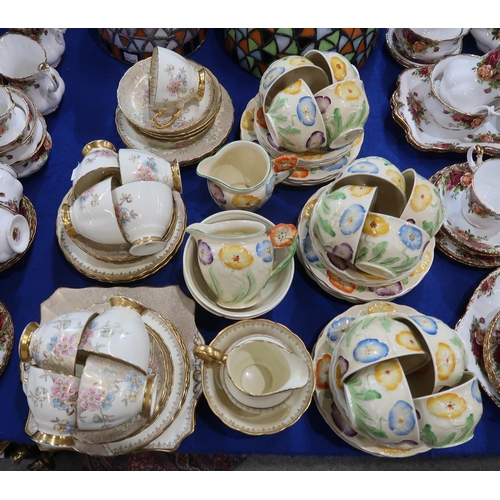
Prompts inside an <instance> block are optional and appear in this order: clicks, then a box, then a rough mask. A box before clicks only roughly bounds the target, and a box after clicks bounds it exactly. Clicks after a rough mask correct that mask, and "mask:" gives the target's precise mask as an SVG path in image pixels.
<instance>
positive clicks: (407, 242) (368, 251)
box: [354, 212, 431, 280]
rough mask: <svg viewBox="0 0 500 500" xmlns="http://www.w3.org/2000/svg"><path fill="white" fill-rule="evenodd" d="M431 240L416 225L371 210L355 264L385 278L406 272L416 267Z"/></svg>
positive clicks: (369, 272) (363, 230)
mask: <svg viewBox="0 0 500 500" xmlns="http://www.w3.org/2000/svg"><path fill="white" fill-rule="evenodd" d="M430 239H431V237H430V236H429V235H428V234H427V233H426V232H425V231H424V230H423V229H420V228H419V227H418V226H416V225H415V224H411V223H410V222H406V221H405V220H403V219H399V218H397V217H391V216H390V215H385V214H380V213H376V212H370V213H368V215H367V216H366V219H365V222H364V224H363V229H362V230H361V236H360V238H359V244H358V249H357V252H356V257H355V259H354V265H355V266H356V267H357V268H358V269H359V270H361V271H363V272H365V273H368V274H372V275H373V276H378V277H379V278H386V279H388V280H391V279H394V278H397V277H399V276H402V275H406V274H407V273H411V272H412V271H413V270H414V269H416V268H417V267H418V265H419V264H420V262H421V260H422V257H423V255H424V251H425V249H426V247H427V245H428V244H429V242H430Z"/></svg>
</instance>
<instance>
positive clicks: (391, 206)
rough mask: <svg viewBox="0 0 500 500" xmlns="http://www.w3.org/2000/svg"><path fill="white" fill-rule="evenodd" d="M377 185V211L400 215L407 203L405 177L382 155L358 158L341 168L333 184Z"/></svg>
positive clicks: (338, 185)
mask: <svg viewBox="0 0 500 500" xmlns="http://www.w3.org/2000/svg"><path fill="white" fill-rule="evenodd" d="M347 184H349V185H356V186H374V187H375V186H376V187H377V188H378V191H377V199H376V203H375V205H374V206H373V210H374V211H375V212H380V213H382V214H387V215H392V216H394V217H399V216H400V215H401V213H402V212H403V209H404V207H405V205H406V195H405V179H404V177H403V175H402V174H401V171H400V170H399V168H398V167H396V165H394V164H393V163H391V162H390V161H389V160H386V159H385V158H381V157H380V156H368V157H366V158H358V159H357V160H355V161H353V162H352V163H351V164H350V165H345V166H344V167H342V169H341V170H340V172H339V174H338V175H337V177H336V179H335V180H334V181H333V182H332V186H333V187H334V188H335V189H336V188H339V187H342V186H345V185H347Z"/></svg>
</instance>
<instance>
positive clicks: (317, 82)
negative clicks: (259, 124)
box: [259, 55, 329, 111]
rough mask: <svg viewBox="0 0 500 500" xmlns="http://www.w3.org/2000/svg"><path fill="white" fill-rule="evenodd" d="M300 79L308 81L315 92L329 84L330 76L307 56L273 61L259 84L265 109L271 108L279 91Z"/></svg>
mask: <svg viewBox="0 0 500 500" xmlns="http://www.w3.org/2000/svg"><path fill="white" fill-rule="evenodd" d="M299 79H302V80H304V81H305V82H306V84H307V85H308V87H309V88H310V89H311V90H312V93H313V94H315V93H316V92H318V91H319V90H321V89H322V88H324V87H326V86H328V84H329V77H328V75H327V74H326V72H325V71H324V69H323V68H320V67H319V66H316V65H314V64H313V63H312V62H311V61H309V59H306V58H305V57H302V56H296V55H294V56H285V57H283V58H280V59H277V60H276V61H274V62H272V63H271V64H270V65H269V66H268V68H267V70H266V71H265V73H264V74H263V75H262V78H261V79H260V84H259V98H260V102H261V104H262V107H263V109H264V111H267V110H268V109H269V106H270V105H271V102H272V101H273V99H274V98H275V96H276V95H277V94H278V92H280V91H282V90H283V89H285V88H286V87H288V86H290V85H292V84H293V83H294V82H296V81H297V80H299Z"/></svg>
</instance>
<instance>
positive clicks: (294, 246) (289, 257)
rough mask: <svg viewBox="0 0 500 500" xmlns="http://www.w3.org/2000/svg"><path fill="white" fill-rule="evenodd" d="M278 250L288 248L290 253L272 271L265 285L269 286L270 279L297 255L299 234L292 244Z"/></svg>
mask: <svg viewBox="0 0 500 500" xmlns="http://www.w3.org/2000/svg"><path fill="white" fill-rule="evenodd" d="M277 250H288V255H287V256H286V258H285V259H284V260H283V261H281V262H280V263H279V264H278V265H277V266H276V267H275V268H274V269H273V270H272V272H271V274H270V275H269V278H267V281H266V283H265V285H264V286H267V284H268V283H269V281H270V280H272V279H273V278H274V277H275V276H276V275H277V274H278V273H279V272H280V271H282V270H283V269H284V268H285V267H286V266H288V264H289V263H290V261H291V260H292V259H293V256H294V255H295V252H296V250H297V236H294V238H293V241H292V243H291V244H290V245H288V246H286V247H282V248H275V251H277Z"/></svg>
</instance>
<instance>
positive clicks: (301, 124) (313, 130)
mask: <svg viewBox="0 0 500 500" xmlns="http://www.w3.org/2000/svg"><path fill="white" fill-rule="evenodd" d="M265 120H266V124H267V128H268V129H269V133H270V134H271V135H272V137H273V139H274V142H275V143H276V144H277V145H278V146H280V147H283V148H286V149H288V150H289V151H293V152H295V153H301V152H304V151H310V150H315V149H318V148H321V147H322V146H325V145H326V144H327V142H326V141H327V135H326V130H325V124H324V123H323V119H322V116H321V111H320V109H319V107H318V104H317V102H316V100H315V99H314V94H313V92H312V90H311V89H310V88H309V86H308V85H307V83H306V82H305V81H304V80H302V79H301V78H299V79H298V80H296V81H295V82H293V83H292V84H291V85H289V86H288V87H285V88H284V89H283V90H281V91H280V92H278V93H277V94H276V95H275V97H274V98H273V100H272V101H271V104H270V106H269V109H268V110H267V112H266V113H265Z"/></svg>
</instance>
